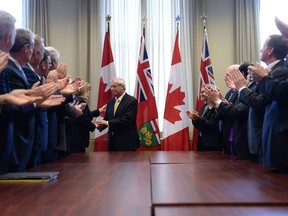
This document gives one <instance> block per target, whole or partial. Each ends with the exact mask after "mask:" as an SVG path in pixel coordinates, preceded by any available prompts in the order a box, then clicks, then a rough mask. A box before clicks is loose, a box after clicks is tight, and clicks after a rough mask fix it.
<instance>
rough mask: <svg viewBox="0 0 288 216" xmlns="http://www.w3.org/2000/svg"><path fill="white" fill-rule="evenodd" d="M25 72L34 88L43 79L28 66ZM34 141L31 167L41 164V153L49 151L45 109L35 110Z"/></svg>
mask: <svg viewBox="0 0 288 216" xmlns="http://www.w3.org/2000/svg"><path fill="white" fill-rule="evenodd" d="M22 69H23V71H24V73H25V75H26V77H27V79H28V82H29V84H30V86H33V85H34V84H35V83H36V82H38V81H40V84H41V79H40V78H39V76H38V75H37V74H36V73H35V72H34V71H33V70H32V69H31V68H30V67H29V66H28V65H25V66H24V67H23V68H22ZM34 132H35V134H34V135H35V136H34V141H33V150H32V155H31V159H30V163H31V166H37V165H39V164H40V153H41V152H42V151H45V150H46V149H47V145H48V119H47V111H46V109H43V108H37V109H35V127H34Z"/></svg>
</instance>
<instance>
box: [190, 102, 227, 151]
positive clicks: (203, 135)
mask: <svg viewBox="0 0 288 216" xmlns="http://www.w3.org/2000/svg"><path fill="white" fill-rule="evenodd" d="M205 107H207V104H204V105H203V106H202V107H201V108H200V111H199V117H198V118H197V119H196V120H192V123H193V125H194V127H196V128H197V129H198V130H199V133H198V143H197V150H200V151H201V150H221V145H220V142H219V135H220V134H219V130H218V114H217V113H216V111H215V108H214V107H213V108H212V109H209V108H208V107H207V108H206V110H205ZM204 111H205V112H204Z"/></svg>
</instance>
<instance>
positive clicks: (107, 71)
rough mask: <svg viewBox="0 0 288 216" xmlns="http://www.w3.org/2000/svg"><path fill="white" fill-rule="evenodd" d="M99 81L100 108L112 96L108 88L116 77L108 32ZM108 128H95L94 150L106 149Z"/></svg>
mask: <svg viewBox="0 0 288 216" xmlns="http://www.w3.org/2000/svg"><path fill="white" fill-rule="evenodd" d="M100 74H101V76H100V82H99V93H98V103H97V107H98V108H100V107H102V106H104V105H105V104H106V103H107V102H108V100H109V99H111V98H112V97H113V95H112V92H111V90H110V82H111V80H112V79H113V78H114V77H116V70H115V65H114V58H113V53H112V49H111V44H110V38H109V34H108V32H106V34H105V39H104V46H103V54H102V64H101V71H100ZM103 117H104V114H103V113H102V114H101V116H99V117H98V118H99V119H103ZM107 132H108V128H106V129H105V130H103V131H101V132H99V131H98V130H97V129H96V132H95V141H94V151H108V135H107Z"/></svg>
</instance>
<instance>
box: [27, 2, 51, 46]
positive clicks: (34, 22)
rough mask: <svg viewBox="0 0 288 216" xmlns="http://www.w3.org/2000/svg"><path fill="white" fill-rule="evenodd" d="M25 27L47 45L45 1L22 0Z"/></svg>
mask: <svg viewBox="0 0 288 216" xmlns="http://www.w3.org/2000/svg"><path fill="white" fill-rule="evenodd" d="M23 6H24V10H23V11H24V13H27V14H26V16H25V17H26V20H25V22H26V26H27V28H29V29H30V30H31V31H33V32H34V33H35V34H38V35H40V36H42V37H43V38H44V40H45V44H49V37H48V36H49V34H48V33H49V31H48V11H47V10H48V9H47V0H41V1H39V0H23Z"/></svg>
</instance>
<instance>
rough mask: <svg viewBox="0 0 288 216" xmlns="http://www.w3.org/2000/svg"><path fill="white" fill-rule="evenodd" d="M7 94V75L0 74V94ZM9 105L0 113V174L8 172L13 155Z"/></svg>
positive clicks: (3, 107)
mask: <svg viewBox="0 0 288 216" xmlns="http://www.w3.org/2000/svg"><path fill="white" fill-rule="evenodd" d="M8 92H9V83H8V74H7V73H5V72H2V73H0V94H5V93H8ZM11 114H12V113H11V105H9V104H8V105H4V106H2V107H1V111H0V174H5V173H7V172H8V171H9V165H10V163H11V160H12V154H13V134H14V126H13V122H12V116H11Z"/></svg>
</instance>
